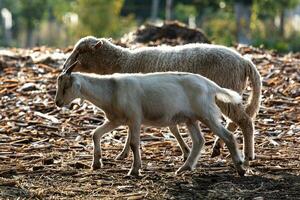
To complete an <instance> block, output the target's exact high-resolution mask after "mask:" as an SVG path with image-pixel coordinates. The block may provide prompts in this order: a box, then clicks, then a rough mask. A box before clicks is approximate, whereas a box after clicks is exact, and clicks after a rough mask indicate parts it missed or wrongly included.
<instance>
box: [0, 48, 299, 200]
mask: <svg viewBox="0 0 300 200" xmlns="http://www.w3.org/2000/svg"><path fill="white" fill-rule="evenodd" d="M236 49H237V50H238V51H240V52H241V53H242V54H249V55H250V56H251V57H252V60H253V61H254V62H255V64H256V65H257V68H258V69H259V71H260V73H261V75H262V77H263V99H262V106H261V109H260V112H259V114H258V116H257V119H256V121H255V126H256V133H255V138H256V139H255V147H256V155H257V156H256V159H255V160H254V161H252V162H251V169H252V173H251V174H248V175H247V176H245V177H239V176H238V175H237V173H236V171H235V170H234V168H233V165H232V161H231V159H230V156H229V154H228V151H227V150H226V149H224V150H223V152H222V155H221V156H219V157H216V158H210V154H211V152H212V144H213V141H214V136H213V135H212V134H211V133H210V131H209V130H208V129H207V128H205V127H204V126H202V131H203V132H204V133H205V138H206V145H205V148H204V149H203V151H202V154H201V158H200V160H199V162H198V165H197V167H196V169H195V170H194V171H193V172H187V173H184V174H182V175H179V176H175V171H176V170H177V169H178V168H179V167H180V166H181V165H182V164H183V161H182V157H181V152H180V149H179V146H178V145H177V142H176V140H175V139H174V137H173V136H172V134H170V132H169V131H168V129H166V128H163V129H157V128H149V127H145V128H143V129H142V137H141V139H142V144H141V149H142V161H143V164H142V171H141V173H142V176H141V177H139V178H134V177H128V176H126V174H127V172H128V171H129V169H130V166H131V162H132V156H131V155H130V156H129V157H128V158H127V159H126V160H124V161H116V160H114V158H115V157H116V156H117V155H118V153H120V152H121V149H122V147H123V145H124V142H125V139H126V127H120V128H118V129H116V130H115V131H113V132H112V133H109V134H107V135H105V136H104V137H103V139H102V144H101V146H102V149H103V156H104V161H103V163H104V168H103V169H100V170H97V171H92V170H91V169H90V164H91V162H92V139H91V136H90V132H91V131H92V130H93V129H94V128H95V127H97V126H98V125H100V124H101V123H102V122H103V115H102V113H101V111H99V110H97V109H96V108H94V107H93V106H92V105H91V104H89V103H84V104H83V105H82V106H79V105H78V104H77V103H74V104H73V105H72V109H70V110H68V109H60V108H57V107H56V106H55V104H54V102H53V99H54V95H55V90H56V85H55V84H56V77H57V75H58V74H59V72H60V69H59V68H58V66H60V65H61V63H62V62H63V59H64V58H65V56H66V54H64V53H63V51H62V50H55V49H49V48H35V49H31V50H22V49H10V50H7V51H1V52H0V71H1V74H0V109H1V112H0V199H17V198H19V199H100V198H101V199H256V200H262V199H300V176H299V175H300V107H299V102H300V83H299V82H300V55H299V54H287V55H280V54H276V53H274V52H270V51H265V50H262V49H254V48H250V47H236ZM249 89H251V87H249ZM180 131H181V133H182V135H183V137H184V139H185V140H186V141H187V142H188V143H189V144H190V145H191V141H190V138H189V137H188V133H187V131H186V129H185V127H182V128H181V130H180ZM237 138H238V141H239V143H240V144H241V142H242V138H241V134H240V132H239V131H237Z"/></svg>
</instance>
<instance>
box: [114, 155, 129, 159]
mask: <svg viewBox="0 0 300 200" xmlns="http://www.w3.org/2000/svg"><path fill="white" fill-rule="evenodd" d="M127 156H128V155H127V154H124V153H120V154H119V155H118V156H117V157H116V158H115V160H124V159H125V158H126V157H127Z"/></svg>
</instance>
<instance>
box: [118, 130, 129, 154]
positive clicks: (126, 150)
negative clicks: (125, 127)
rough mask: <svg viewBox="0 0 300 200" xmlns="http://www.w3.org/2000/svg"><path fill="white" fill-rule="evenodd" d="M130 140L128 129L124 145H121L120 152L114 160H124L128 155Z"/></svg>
mask: <svg viewBox="0 0 300 200" xmlns="http://www.w3.org/2000/svg"><path fill="white" fill-rule="evenodd" d="M130 140H131V132H130V131H128V136H127V139H126V142H125V146H124V147H123V150H122V152H121V153H120V154H119V155H118V156H117V157H116V160H124V159H125V158H126V157H127V156H128V155H129V150H130Z"/></svg>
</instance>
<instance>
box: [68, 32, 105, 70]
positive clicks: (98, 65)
mask: <svg viewBox="0 0 300 200" xmlns="http://www.w3.org/2000/svg"><path fill="white" fill-rule="evenodd" d="M108 42H109V40H107V39H104V38H95V37H92V36H87V37H84V38H81V39H80V40H79V41H78V42H77V43H76V44H75V46H74V49H73V51H72V53H71V55H70V56H69V57H68V58H67V60H66V61H65V63H64V65H63V69H64V70H65V69H67V68H68V67H69V66H70V65H71V64H72V63H75V62H76V61H80V63H81V65H78V64H77V65H76V66H75V67H74V71H80V72H87V73H98V74H107V73H109V72H108V71H109V69H108V68H109V67H108V66H107V59H108V58H107V49H106V48H105V47H104V46H107V45H105V44H107V43H108Z"/></svg>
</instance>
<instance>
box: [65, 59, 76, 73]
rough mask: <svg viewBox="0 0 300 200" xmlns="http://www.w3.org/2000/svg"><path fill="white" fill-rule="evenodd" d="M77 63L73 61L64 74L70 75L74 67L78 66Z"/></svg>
mask: <svg viewBox="0 0 300 200" xmlns="http://www.w3.org/2000/svg"><path fill="white" fill-rule="evenodd" d="M78 63H79V62H78V61H75V62H74V63H73V64H72V65H71V66H70V67H68V68H67V69H66V71H65V74H67V75H70V74H71V72H72V71H73V69H74V67H75V66H76V65H77V64H78Z"/></svg>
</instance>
